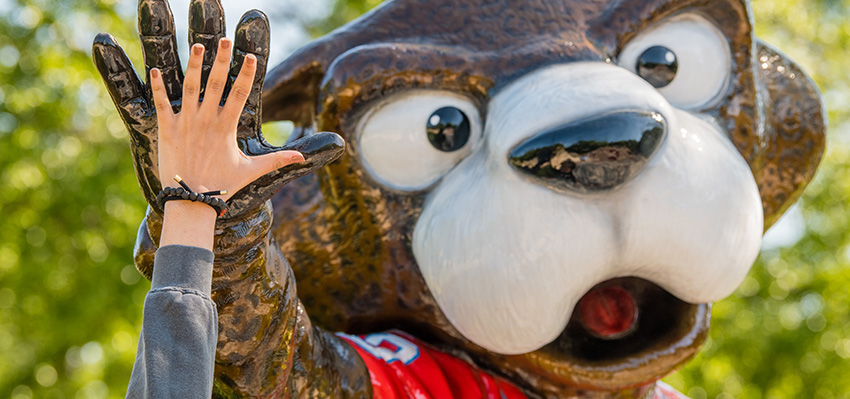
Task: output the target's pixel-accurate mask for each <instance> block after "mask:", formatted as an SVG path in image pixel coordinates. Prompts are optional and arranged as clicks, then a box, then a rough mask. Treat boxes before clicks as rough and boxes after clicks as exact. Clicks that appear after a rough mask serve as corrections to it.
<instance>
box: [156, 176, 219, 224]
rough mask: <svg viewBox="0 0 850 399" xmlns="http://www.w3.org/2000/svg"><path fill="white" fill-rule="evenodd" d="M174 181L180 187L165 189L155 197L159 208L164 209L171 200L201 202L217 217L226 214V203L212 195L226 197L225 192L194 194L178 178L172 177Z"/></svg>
mask: <svg viewBox="0 0 850 399" xmlns="http://www.w3.org/2000/svg"><path fill="white" fill-rule="evenodd" d="M174 181H176V182H177V183H178V184H180V187H166V188H163V189H162V191H160V192H159V195H157V196H156V202H157V204H159V206H160V207H162V208H163V209H165V203H166V202H168V201H172V200H185V201H194V202H202V203H204V204H207V205H209V206H211V207H212V208H213V209H215V212H216V214H217V215H218V216H217V217H222V216H224V214H225V213H227V203H225V202H224V200H222V199H221V198H216V197H213V196H214V195H227V191H208V192H205V193H196V192H194V191H192V189H191V188H189V185H187V184H186V183H185V182H183V180H182V179H181V178H180V176H176V175H175V176H174Z"/></svg>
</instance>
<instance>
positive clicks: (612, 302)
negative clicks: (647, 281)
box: [578, 286, 637, 339]
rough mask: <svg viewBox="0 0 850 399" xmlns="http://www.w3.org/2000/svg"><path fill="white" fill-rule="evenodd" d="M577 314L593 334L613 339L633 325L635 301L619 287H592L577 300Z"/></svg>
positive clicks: (635, 309)
mask: <svg viewBox="0 0 850 399" xmlns="http://www.w3.org/2000/svg"><path fill="white" fill-rule="evenodd" d="M578 314H579V317H580V319H581V321H582V323H583V324H584V326H585V327H586V328H587V329H588V330H589V331H590V332H591V333H592V334H593V335H596V336H597V337H599V338H603V339H615V338H619V337H620V336H622V335H624V334H625V333H626V332H628V331H629V330H630V329H631V328H632V326H634V324H635V322H636V321H637V303H635V299H634V297H632V295H631V294H630V293H629V292H628V291H626V290H625V289H623V288H621V287H618V286H608V287H600V288H594V289H592V290H591V291H590V292H588V293H587V295H585V296H584V297H583V298H581V301H579V303H578Z"/></svg>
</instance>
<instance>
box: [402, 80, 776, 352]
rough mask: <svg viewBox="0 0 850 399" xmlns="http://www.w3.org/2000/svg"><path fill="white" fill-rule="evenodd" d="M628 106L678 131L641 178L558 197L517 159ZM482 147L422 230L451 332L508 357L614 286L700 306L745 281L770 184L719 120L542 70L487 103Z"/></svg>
mask: <svg viewBox="0 0 850 399" xmlns="http://www.w3.org/2000/svg"><path fill="white" fill-rule="evenodd" d="M616 110H646V111H653V112H657V113H660V114H662V115H663V116H664V117H665V118H666V120H667V123H668V131H667V134H666V137H665V139H664V142H663V143H662V145H661V147H660V148H659V149H658V152H657V153H656V154H655V156H654V157H653V158H652V159H651V160H650V162H649V164H648V165H647V167H646V168H645V169H644V170H643V171H642V172H641V173H640V174H639V175H638V176H637V177H636V178H635V179H634V180H632V181H630V182H628V183H626V184H625V185H623V186H621V187H618V188H616V189H614V190H612V191H610V192H606V193H599V194H592V195H579V194H565V193H563V192H555V191H553V190H550V189H547V188H545V187H543V186H542V185H540V184H537V183H535V182H534V181H532V180H531V179H527V178H526V177H525V176H523V175H522V174H521V173H520V172H517V171H516V170H514V169H512V168H511V167H510V165H509V164H508V153H509V152H510V150H511V149H512V148H513V147H514V146H516V145H517V144H519V143H521V142H522V141H524V140H526V139H528V138H530V137H532V136H534V135H535V134H537V133H540V132H542V131H544V130H546V129H548V128H552V127H555V126H559V125H563V124H566V123H569V122H572V121H577V120H580V119H582V118H586V117H589V116H592V115H597V114H603V113H606V112H610V111H616ZM489 118H490V119H488V120H487V121H486V126H485V134H484V143H483V145H481V146H479V148H478V149H477V150H476V151H474V152H473V153H472V154H471V155H470V156H469V157H468V158H466V159H464V160H463V161H462V162H461V163H460V164H459V165H458V166H457V167H455V168H454V169H453V170H451V171H450V172H449V173H448V174H447V175H446V176H445V177H444V178H443V180H442V181H441V182H440V183H439V185H438V186H437V187H436V188H435V189H434V191H432V192H431V193H430V194H429V196H428V198H427V200H426V203H425V207H424V210H423V212H422V215H421V216H420V218H419V220H418V222H417V225H416V228H415V230H414V233H413V251H414V255H415V257H416V261H417V263H418V264H419V267H420V269H421V271H422V274H423V276H424V277H425V280H426V282H427V283H428V287H429V288H430V290H431V292H432V293H433V295H434V297H435V298H436V300H437V302H438V304H439V305H440V307H441V309H442V310H443V312H445V314H446V316H447V317H448V318H449V320H450V321H451V322H452V324H453V325H454V326H455V327H456V328H457V329H458V330H459V331H460V332H461V333H462V334H464V336H466V337H467V338H468V339H470V340H472V341H473V342H475V343H476V344H478V345H480V346H482V347H484V348H486V349H488V350H491V351H494V352H497V353H503V354H519V353H526V352H530V351H533V350H536V349H539V348H541V347H542V346H544V345H546V344H547V343H549V342H551V341H552V340H554V339H555V338H557V337H558V335H559V334H560V333H561V332H562V331H563V329H564V328H565V327H566V325H567V322H568V321H569V319H570V315H571V314H572V311H573V308H574V306H575V304H576V302H577V301H578V300H579V299H580V298H581V297H582V296H583V295H584V294H585V293H586V292H587V291H588V290H589V289H590V288H592V287H593V286H594V285H596V284H598V283H600V282H602V281H605V280H608V279H611V278H615V277H624V276H635V277H641V278H645V279H648V280H650V281H653V282H655V283H656V284H658V285H660V286H661V287H663V288H664V289H666V290H668V291H669V292H671V293H672V294H674V295H676V296H677V297H679V298H680V299H682V300H685V301H688V302H708V301H714V300H718V299H721V298H723V297H725V296H727V295H729V294H730V293H732V291H733V290H734V289H735V288H736V287H737V286H738V285H739V284H740V282H741V280H742V279H743V278H744V276H745V275H746V273H747V271H748V270H749V268H750V266H751V265H752V263H753V261H754V260H755V258H756V256H757V254H758V250H759V245H760V241H761V234H762V226H763V221H762V207H761V200H760V197H759V192H758V188H757V186H756V183H755V181H754V178H753V176H752V173H751V172H750V169H749V167H748V166H747V164H746V162H744V160H743V158H742V157H741V156H740V155H739V154H738V152H737V151H736V150H735V148H734V147H733V145H732V144H731V143H730V142H729V140H728V139H727V137H726V134H725V133H724V132H722V131H721V130H720V129H719V128H718V127H717V126H716V125H715V124H714V123H710V122H707V121H705V120H703V119H701V118H698V117H696V116H693V115H691V114H689V113H688V112H685V111H681V110H677V109H674V108H673V107H672V106H670V104H669V102H668V101H667V100H666V99H665V98H664V97H663V96H662V95H661V94H659V92H658V91H657V90H655V89H654V88H653V87H652V86H650V85H649V84H648V83H646V82H644V81H643V80H642V79H640V78H639V77H637V76H635V75H634V74H632V73H629V72H628V71H626V70H625V69H622V68H619V67H616V66H612V65H608V64H602V63H576V64H568V65H558V66H552V67H548V68H545V69H542V70H538V71H535V72H533V73H531V74H529V75H526V76H525V77H523V78H521V79H519V80H517V81H516V82H514V83H513V84H511V85H510V86H508V87H506V88H505V89H504V90H502V91H501V92H500V93H499V94H498V95H497V96H496V97H495V98H493V100H492V101H491V103H490V105H489Z"/></svg>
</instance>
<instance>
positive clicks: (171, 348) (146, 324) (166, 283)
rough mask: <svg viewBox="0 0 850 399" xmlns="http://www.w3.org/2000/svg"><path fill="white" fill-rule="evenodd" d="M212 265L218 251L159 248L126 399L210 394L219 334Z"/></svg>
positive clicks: (193, 396) (207, 396)
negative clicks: (212, 285)
mask: <svg viewBox="0 0 850 399" xmlns="http://www.w3.org/2000/svg"><path fill="white" fill-rule="evenodd" d="M212 265H213V253H212V252H210V251H208V250H206V249H203V248H197V247H188V246H182V245H168V246H164V247H162V248H159V249H158V250H157V251H156V257H155V260H154V269H153V278H152V281H151V290H150V292H148V294H147V296H146V297H145V307H144V311H143V318H142V334H141V336H140V337H139V347H138V349H137V351H136V362H135V364H134V365H133V374H132V375H131V376H130V385H129V387H128V388H127V398H134V399H135V398H157V399H163V398H189V399H193V398H205V399H208V398H209V397H210V396H211V394H212V382H213V367H214V362H215V348H216V340H217V337H218V314H217V313H216V307H215V303H213V301H212V300H211V299H210V285H211V282H212Z"/></svg>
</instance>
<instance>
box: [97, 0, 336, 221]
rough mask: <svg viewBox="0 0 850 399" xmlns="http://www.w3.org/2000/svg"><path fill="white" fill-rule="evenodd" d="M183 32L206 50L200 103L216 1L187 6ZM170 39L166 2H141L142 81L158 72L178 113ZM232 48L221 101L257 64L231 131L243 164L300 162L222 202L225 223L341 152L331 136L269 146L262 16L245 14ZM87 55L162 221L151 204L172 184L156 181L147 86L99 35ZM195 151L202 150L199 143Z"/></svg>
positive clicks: (215, 35) (153, 118) (211, 57)
mask: <svg viewBox="0 0 850 399" xmlns="http://www.w3.org/2000/svg"><path fill="white" fill-rule="evenodd" d="M189 28H190V34H189V36H190V42H191V43H193V44H197V43H200V44H203V45H204V47H205V49H206V51H205V53H204V57H203V63H202V72H201V79H200V81H201V83H200V90H199V93H198V97H197V98H198V99H199V100H202V99H204V98H205V97H206V94H207V93H206V86H207V81H208V78H207V75H208V74H210V73H211V70H212V67H213V64H214V62H215V59H216V58H217V57H216V53H217V50H218V46H217V44H218V41H219V39H221V38H222V37H224V32H225V26H224V12H223V10H222V7H221V4H220V2H219V0H192V1H191V4H190V12H189ZM174 31H175V29H174V18H173V17H172V15H171V10H170V8H169V6H168V2H167V1H166V0H141V1H140V2H139V33H140V36H141V39H142V48H143V52H144V59H145V70H146V71H147V72H148V73H147V74H146V75H147V77H148V79H147V81H148V82H151V77H150V71H151V70H153V69H158V70H159V71H160V72H161V77H162V80H163V83H164V86H165V92H166V94H167V97H168V99H169V100H170V103H171V106H172V108H173V109H174V110H180V109H181V107H182V106H183V104H184V103H185V101H183V98H182V97H181V94H182V91H183V80H184V79H183V71H182V68H181V66H180V61H179V57H178V55H177V41H176V37H175V34H174ZM232 47H233V60H232V63H231V64H230V73H229V74H228V78H227V81H226V83H225V86H224V89H223V91H222V92H223V93H225V95H226V94H227V93H230V92H231V91H232V89H231V87H232V85H233V83H234V82H235V78H236V76H237V75H238V72H239V70H240V69H241V66H242V64H243V60H244V59H246V57H247V55H249V54H253V55H254V56H255V57H256V60H257V67H256V73H255V75H254V79H253V82H252V85H251V90H250V92H249V94H248V98H247V100H246V104H245V106H244V108H243V109H241V113H240V114H239V117H238V123H237V125H236V129H235V130H236V133H235V136H236V140H237V142H238V145H239V148H240V149H241V150H242V152H243V153H245V154H246V155H248V156H258V155H265V154H270V153H275V152H279V151H284V150H297V151H299V152H301V153H302V154H303V155H304V157H305V159H306V160H305V162H301V163H298V164H292V165H289V166H286V167H284V168H282V169H278V170H275V171H273V172H271V173H268V174H266V175H264V176H262V177H260V178H259V179H257V180H255V181H253V182H250V183H249V184H248V185H247V186H245V187H244V188H242V189H241V190H239V191H237V192H233V193H232V197H230V199H229V200H228V213H227V214H226V215H225V217H224V218H225V219H231V218H238V217H239V216H242V215H245V214H248V213H250V212H251V211H253V210H256V209H259V208H260V207H261V206H262V204H263V203H264V202H265V201H266V200H267V199H268V198H270V197H271V196H272V195H273V194H274V193H275V192H277V190H278V189H279V188H280V187H281V186H282V185H284V184H285V183H287V182H289V181H291V180H292V179H295V178H297V177H299V176H302V175H304V174H307V173H310V172H312V171H314V170H316V169H318V168H320V167H322V166H324V165H325V164H326V163H328V162H330V161H332V160H334V159H336V158H337V157H338V156H339V155H341V154H342V152H343V150H344V145H345V144H344V142H343V141H342V139H341V138H340V137H339V136H338V135H336V134H334V133H317V134H313V135H310V136H307V137H305V138H303V139H300V140H297V141H294V142H291V143H288V144H287V145H285V146H283V147H276V146H273V145H271V144H269V143H267V142H266V141H265V139H264V138H263V135H262V130H261V122H262V115H261V112H262V104H261V90H262V86H263V80H264V78H265V69H266V60H267V59H268V51H269V25H268V20H267V18H266V16H265V14H263V13H262V12H260V11H257V10H251V11H248V12H247V13H245V15H243V17H242V19H241V20H240V22H239V25H238V26H237V27H236V38H235V40H234V45H233V46H232ZM92 52H93V58H94V61H95V64H96V65H97V68H98V70H99V71H100V74H101V76H102V77H103V79H104V82H105V83H106V87H107V89H108V91H109V93H110V95H111V96H112V100H113V102H114V103H115V105H116V107H117V108H118V111H119V114H120V115H121V118H122V120H123V121H124V123H125V125H126V126H127V130H128V131H129V133H130V140H131V150H132V152H133V160H134V166H135V170H136V176H137V177H138V180H139V185H140V187H141V188H142V192H143V194H144V196H145V199H146V200H147V201H148V204H150V205H151V208H152V209H153V210H154V211H155V212H156V213H159V214H160V215H161V214H162V211H163V209H162V208H161V207H160V206H159V205H158V204H157V203H156V196H157V194H158V193H159V191H160V190H161V189H162V184H161V182H160V178H162V179H167V180H166V181H167V182H169V183H167V184H171V183H170V182H171V178H172V177H173V176H162V177H161V176H160V167H159V165H158V161H159V156H158V140H159V132H158V128H157V119H158V116H157V114H158V112H157V110H156V107H155V106H154V105H155V104H154V101H153V98H152V90H151V86H150V84H148V85H145V84H143V83H142V81H141V79H140V78H139V76H138V75H137V74H136V72H135V70H134V69H133V66H132V64H131V63H130V60H129V59H128V58H127V55H126V54H125V53H124V51H123V49H121V47H120V46H119V45H118V44H117V43H116V42H115V39H114V38H113V37H112V36H110V35H108V34H105V33H102V34H99V35H98V36H97V37H96V38H95V40H94V44H93V47H92ZM209 139H210V137H205V138H204V139H203V140H209ZM195 144H196V145H200V143H195ZM178 173H183V174H184V175H181V176H182V177H183V178H184V179H186V181H187V182H189V184H190V186H191V187H192V188H193V189H195V190H196V191H197V190H200V189H199V188H198V187H194V186H192V184H196V185H197V184H198V183H193V182H192V181H191V180H189V177H188V176H186V175H185V173H186V172H178ZM214 189H216V190H217V189H219V188H218V187H216V188H214Z"/></svg>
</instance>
